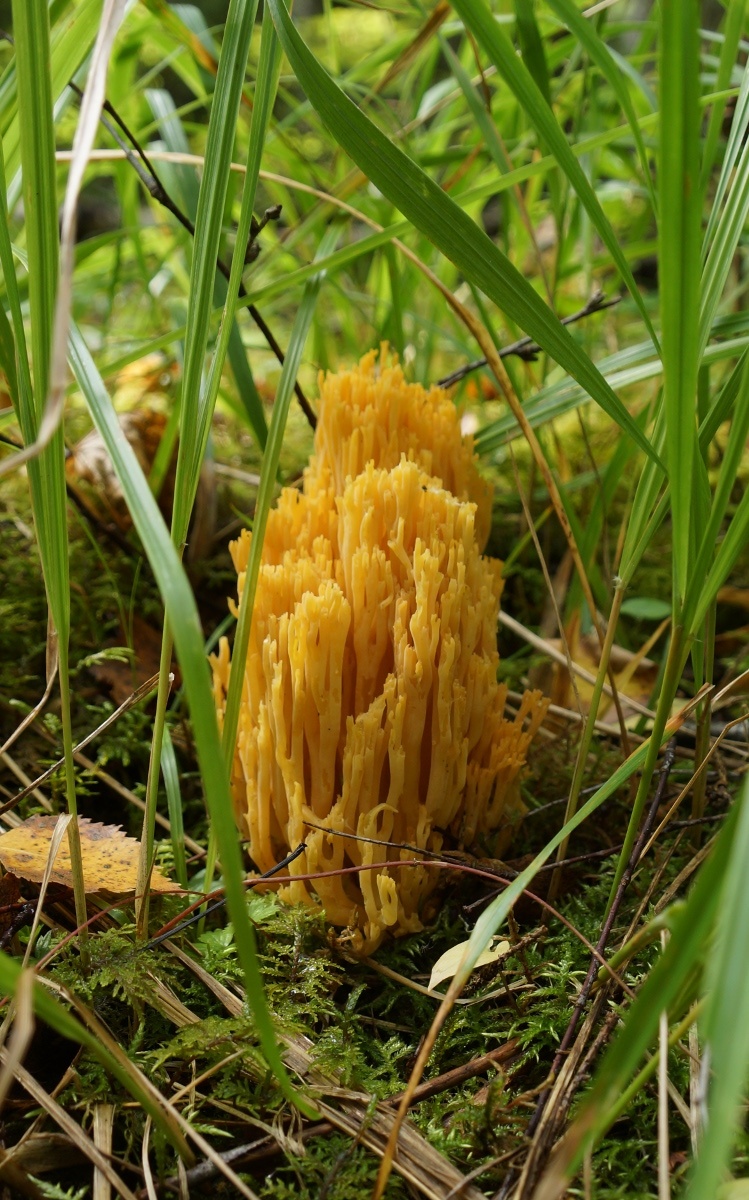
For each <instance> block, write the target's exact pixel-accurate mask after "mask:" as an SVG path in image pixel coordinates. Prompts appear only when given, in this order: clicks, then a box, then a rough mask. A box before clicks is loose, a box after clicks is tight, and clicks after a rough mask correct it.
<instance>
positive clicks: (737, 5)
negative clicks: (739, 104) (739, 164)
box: [702, 0, 746, 188]
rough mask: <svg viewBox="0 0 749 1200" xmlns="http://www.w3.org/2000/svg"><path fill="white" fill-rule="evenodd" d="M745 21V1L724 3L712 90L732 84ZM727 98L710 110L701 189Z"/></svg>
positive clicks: (712, 161)
mask: <svg viewBox="0 0 749 1200" xmlns="http://www.w3.org/2000/svg"><path fill="white" fill-rule="evenodd" d="M745 19H746V5H745V4H744V0H728V3H727V4H726V19H725V23H724V26H723V45H722V47H721V51H720V62H719V64H718V74H717V77H716V79H715V87H714V89H713V90H714V91H716V92H725V91H726V89H727V88H728V86H729V85H730V82H731V75H732V74H733V69H734V67H735V65H736V60H737V55H738V48H739V42H740V41H741V34H742V31H743V28H744V21H745ZM726 100H727V97H726V96H724V95H721V96H720V97H719V98H718V99H717V100H715V101H713V105H712V108H711V110H710V121H709V124H708V127H707V133H706V134H705V142H704V146H703V149H702V186H703V188H705V187H706V186H707V181H708V179H709V178H710V175H711V174H712V170H713V166H714V165H715V158H716V155H717V151H718V141H719V138H720V130H721V125H722V124H723V114H724V113H725V111H726Z"/></svg>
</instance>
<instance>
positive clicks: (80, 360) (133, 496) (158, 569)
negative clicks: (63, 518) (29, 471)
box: [71, 328, 313, 1114]
mask: <svg viewBox="0 0 749 1200" xmlns="http://www.w3.org/2000/svg"><path fill="white" fill-rule="evenodd" d="M71 364H72V367H73V371H74V374H75V376H76V379H77V381H78V384H79V386H80V388H81V391H82V392H83V395H84V397H85V399H86V403H87V404H88V407H89V411H90V413H91V416H92V418H93V421H94V424H95V425H96V428H97V429H98V431H99V433H100V434H101V437H102V440H103V441H104V444H105V445H106V447H107V451H108V453H109V456H110V458H111V460H112V464H113V466H114V469H115V472H116V474H117V478H118V479H119V481H120V485H121V487H122V491H123V495H124V496H125V498H126V500H127V504H128V508H129V510H130V514H131V516H132V518H133V523H134V525H135V528H136V530H137V532H138V535H139V537H140V539H141V542H142V543H143V547H144V549H145V551H146V554H147V556H148V560H149V562H150V563H151V567H152V569H153V572H154V575H155V576H156V580H157V583H158V585H159V589H160V591H161V595H162V597H163V600H164V604H165V607H166V614H167V620H168V622H169V627H170V629H171V630H172V632H173V634H174V641H175V644H176V647H177V654H178V656H179V660H180V664H181V667H182V675H183V679H184V687H185V691H186V693H187V699H188V703H189V706H190V715H191V718H192V726H193V733H194V736H195V744H196V749H197V755H198V762H199V764H200V772H201V777H202V780H203V786H204V789H205V798H206V803H207V806H208V812H209V815H210V819H211V827H212V830H213V831H214V833H215V836H216V841H217V843H218V849H219V854H220V856H221V867H222V872H223V878H224V884H225V887H226V898H227V904H228V907H229V915H230V916H231V919H232V923H233V925H234V930H235V935H236V941H237V952H238V956H239V961H240V963H241V965H242V969H243V972H244V980H245V988H246V992H247V999H248V1002H249V1005H250V1009H251V1011H252V1014H253V1017H254V1020H255V1023H256V1027H257V1032H258V1038H259V1040H260V1045H261V1047H262V1050H263V1053H264V1055H265V1058H266V1061H267V1063H268V1066H269V1067H270V1069H271V1070H272V1071H273V1074H274V1075H275V1077H276V1079H277V1080H278V1083H279V1085H280V1087H281V1089H282V1090H283V1092H284V1095H286V1096H287V1097H288V1098H289V1099H291V1100H292V1101H293V1102H294V1103H296V1104H297V1105H298V1107H300V1108H301V1109H302V1110H303V1111H304V1112H306V1113H308V1114H311V1113H312V1112H313V1110H312V1108H311V1107H310V1105H308V1104H307V1103H306V1101H304V1100H302V1099H301V1097H298V1096H297V1095H296V1094H295V1092H294V1091H293V1089H292V1087H291V1084H290V1082H289V1078H288V1075H287V1074H286V1070H285V1068H284V1065H283V1063H282V1061H281V1057H280V1054H279V1051H278V1046H277V1043H276V1038H275V1030H274V1028H273V1022H272V1020H271V1017H270V1013H269V1012H268V1006H267V1002H266V999H265V994H264V992H263V987H262V981H261V978H260V972H259V968H258V961H257V952H256V948H255V934H254V930H253V927H252V923H251V921H250V919H249V916H248V913H247V905H246V900H245V891H244V887H243V878H244V873H243V870H242V861H241V855H240V849H239V842H238V839H237V830H236V825H235V823H234V817H233V813H232V803H231V793H230V791H229V777H228V772H227V770H226V766H225V762H224V756H223V754H222V752H221V743H220V740H219V734H218V724H217V721H216V710H215V705H214V702H213V693H212V691H211V686H210V679H209V675H208V664H207V661H206V657H205V650H204V641H203V636H202V633H201V628H200V618H199V616H198V611H197V608H196V605H195V599H194V597H193V594H192V591H191V590H190V585H189V583H188V580H187V576H186V575H185V572H184V569H183V567H182V564H181V562H180V558H179V555H178V553H177V550H176V548H175V546H174V544H173V542H172V539H171V537H170V536H169V533H168V531H167V528H166V526H165V524H164V521H163V518H162V516H161V513H160V512H159V508H158V505H157V503H156V500H155V499H154V497H153V495H152V493H151V489H150V487H149V486H148V481H147V479H146V478H145V476H144V475H143V471H142V470H141V467H140V464H139V463H138V460H137V458H136V457H135V453H134V451H133V449H132V447H131V446H130V444H129V443H128V442H127V441H126V439H125V438H124V437H123V434H122V430H121V428H120V425H119V423H118V421H117V418H116V416H115V413H114V410H113V408H112V404H111V401H110V399H109V396H108V395H107V392H106V389H105V387H104V384H103V383H102V381H101V378H100V376H99V373H98V371H97V369H96V365H95V363H94V361H93V359H92V357H91V354H90V352H89V350H88V348H87V346H86V344H85V342H84V341H83V338H82V337H81V335H80V333H79V332H78V330H77V329H75V328H74V329H73V330H72V333H71Z"/></svg>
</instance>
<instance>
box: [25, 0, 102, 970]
mask: <svg viewBox="0 0 749 1200" xmlns="http://www.w3.org/2000/svg"><path fill="white" fill-rule="evenodd" d="M13 28H14V36H15V49H16V71H17V87H18V118H19V135H20V145H21V164H22V170H23V201H24V219H25V227H26V243H27V248H28V289H29V320H30V325H31V343H30V350H31V361H32V365H33V408H32V411H31V412H29V413H27V414H26V417H25V424H26V426H27V427H28V428H30V429H31V430H33V434H34V436H36V434H37V433H38V431H39V426H40V424H41V420H42V414H43V412H44V409H45V406H46V402H47V394H48V390H49V387H50V370H51V354H52V336H53V327H54V320H55V302H56V296H57V280H58V258H59V238H58V226H57V222H58V213H57V188H56V169H55V129H54V119H53V114H52V79H51V61H50V47H49V10H48V6H47V4H46V0H14V4H13ZM23 394H24V392H23V390H22V391H21V392H20V393H19V398H20V397H21V396H23ZM22 428H23V426H22ZM28 474H29V481H30V484H31V498H32V504H33V509H34V523H35V526H36V533H37V540H38V544H39V554H40V556H41V560H42V569H43V573H44V585H45V589H46V593H47V602H48V604H49V609H50V612H51V614H52V620H53V622H54V626H55V629H56V631H57V638H58V653H59V684H60V710H61V718H62V740H63V750H64V756H65V793H66V800H67V806H68V812H70V813H71V814H72V815H73V817H74V820H73V821H71V823H70V825H69V826H68V842H69V845H70V856H71V865H72V873H73V891H74V895H75V913H76V919H77V922H78V925H79V926H80V927H81V952H82V954H83V955H84V956H85V941H86V928H87V927H86V915H87V914H86V895H85V889H84V881H83V864H82V860H81V847H80V838H79V833H78V824H77V820H76V819H75V818H76V816H77V811H78V806H77V801H76V793H75V769H74V763H73V733H72V725H71V716H70V690H69V689H70V684H69V674H68V669H69V640H70V580H69V573H68V526H67V495H66V491H65V446H64V442H63V432H62V428H61V427H58V428H57V429H56V431H55V432H54V434H53V435H52V437H51V438H50V440H49V441H48V443H47V445H46V446H45V447H44V449H43V450H42V451H41V453H40V454H39V455H38V456H36V457H33V458H31V459H30V460H29V463H28Z"/></svg>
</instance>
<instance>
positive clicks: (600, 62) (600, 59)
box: [548, 0, 658, 213]
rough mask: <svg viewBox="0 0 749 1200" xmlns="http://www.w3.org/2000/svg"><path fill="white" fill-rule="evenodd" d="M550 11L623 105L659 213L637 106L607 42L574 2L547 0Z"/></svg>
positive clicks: (648, 187) (643, 172) (652, 199)
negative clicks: (577, 43)
mask: <svg viewBox="0 0 749 1200" xmlns="http://www.w3.org/2000/svg"><path fill="white" fill-rule="evenodd" d="M548 3H549V8H551V9H552V11H553V12H555V13H556V14H557V16H558V17H559V19H560V20H561V21H563V22H564V24H565V25H566V26H567V28H568V29H569V30H570V31H571V32H572V33H573V34H574V35H575V37H576V38H577V40H578V41H579V42H580V44H581V45H582V46H583V47H584V48H585V52H586V54H587V55H588V57H589V58H590V60H591V62H593V63H595V65H596V66H597V67H598V70H599V71H600V72H601V74H602V75H603V77H604V79H605V80H606V82H607V83H608V85H609V87H610V88H611V90H612V92H613V93H614V95H615V96H616V98H617V100H618V101H619V104H620V105H621V109H622V112H623V113H624V115H625V117H626V118H627V121H628V122H629V128H630V130H631V131H632V137H633V138H634V142H635V147H636V148H637V157H638V158H639V160H640V170H641V171H642V178H643V182H644V184H645V187H646V188H647V189H648V195H649V197H650V203H651V204H652V206H653V212H654V213H657V211H658V204H657V200H656V194H655V188H654V187H653V179H652V174H651V170H650V163H649V161H648V153H647V150H646V149H645V142H644V139H643V136H642V132H641V130H640V125H639V122H638V119H637V113H636V111H635V106H634V104H633V103H632V97H631V96H630V94H629V89H628V87H627V82H626V79H625V77H624V75H623V74H622V70H621V67H620V66H619V64H618V63H617V62H616V61H615V59H614V58H613V57H612V55H611V53H610V52H609V49H608V47H607V45H606V43H605V42H604V41H603V39H602V38H600V37H599V36H598V34H597V33H596V31H595V28H594V27H593V23H592V22H591V21H590V20H588V19H586V18H585V17H583V16H582V14H581V13H580V10H579V9H578V8H576V7H575V5H574V4H573V3H572V0H548Z"/></svg>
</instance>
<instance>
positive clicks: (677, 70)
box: [658, 0, 702, 606]
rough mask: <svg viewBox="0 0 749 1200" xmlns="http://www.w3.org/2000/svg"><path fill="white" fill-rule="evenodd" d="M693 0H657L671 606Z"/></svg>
mask: <svg viewBox="0 0 749 1200" xmlns="http://www.w3.org/2000/svg"><path fill="white" fill-rule="evenodd" d="M698 17H699V13H698V5H697V0H662V3H661V25H660V65H661V97H660V99H661V115H660V154H659V170H658V177H659V193H660V212H661V216H662V219H661V221H660V224H659V229H658V241H659V272H658V274H659V281H660V293H661V328H662V330H663V384H664V405H665V413H666V454H667V462H668V474H669V480H670V484H671V505H672V510H673V523H672V528H673V555H674V604H675V605H676V606H679V605H680V604H681V603H682V601H683V599H684V595H685V593H686V589H687V582H688V578H689V559H690V536H691V532H692V530H693V524H692V511H693V509H692V497H693V482H694V469H695V467H696V466H697V458H698V454H697V411H696V400H697V370H698V365H699V354H698V346H699V330H698V321H699V269H700V268H699V264H700V241H701V236H700V222H701V215H702V192H701V190H700V159H699V153H700V111H699V105H698V90H699V67H700V62H699V41H698Z"/></svg>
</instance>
